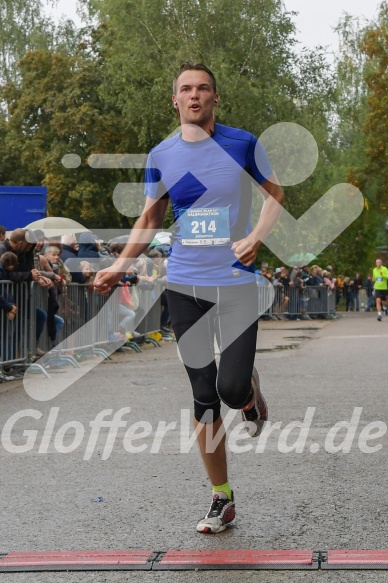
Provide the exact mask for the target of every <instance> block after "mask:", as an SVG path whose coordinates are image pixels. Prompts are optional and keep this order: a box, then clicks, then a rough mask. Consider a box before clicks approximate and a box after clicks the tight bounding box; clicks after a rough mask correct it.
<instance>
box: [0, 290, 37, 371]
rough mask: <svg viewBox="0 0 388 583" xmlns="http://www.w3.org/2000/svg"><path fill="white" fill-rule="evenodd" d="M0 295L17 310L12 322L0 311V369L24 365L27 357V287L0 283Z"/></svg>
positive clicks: (3, 311)
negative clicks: (7, 366)
mask: <svg viewBox="0 0 388 583" xmlns="http://www.w3.org/2000/svg"><path fill="white" fill-rule="evenodd" d="M0 295H1V296H2V297H3V298H4V299H5V300H6V301H7V302H9V303H11V304H14V305H16V306H17V308H18V311H17V314H16V316H15V318H14V319H13V320H10V319H8V316H7V313H6V312H5V310H0V369H2V368H3V366H6V365H16V364H22V363H25V362H27V360H28V357H29V347H28V337H29V321H30V320H29V317H28V315H29V309H28V286H27V284H26V283H13V282H11V281H1V282H0Z"/></svg>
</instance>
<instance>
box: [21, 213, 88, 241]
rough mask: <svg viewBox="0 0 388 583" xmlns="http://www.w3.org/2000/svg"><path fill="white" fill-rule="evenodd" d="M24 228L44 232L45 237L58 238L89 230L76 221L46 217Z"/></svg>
mask: <svg viewBox="0 0 388 583" xmlns="http://www.w3.org/2000/svg"><path fill="white" fill-rule="evenodd" d="M25 228H26V229H30V230H32V231H35V230H37V229H39V230H41V231H43V232H44V234H45V235H46V237H59V236H60V235H71V234H72V233H84V232H87V231H89V229H87V228H86V227H84V226H83V225H81V224H80V223H77V221H73V219H67V218H66V217H46V218H45V219H39V220H38V221H34V222H33V223H30V224H29V225H27V226H26V227H25Z"/></svg>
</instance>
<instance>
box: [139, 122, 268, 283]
mask: <svg viewBox="0 0 388 583" xmlns="http://www.w3.org/2000/svg"><path fill="white" fill-rule="evenodd" d="M271 174H272V169H271V166H270V163H269V160H268V158H267V155H266V153H265V150H264V148H263V146H262V145H261V144H260V142H259V141H258V139H257V138H256V137H255V136H254V135H252V134H250V133H248V132H246V131H244V130H241V129H237V128H231V127H227V126H223V125H220V124H218V123H216V124H215V131H214V133H213V134H212V136H211V137H209V138H207V139H205V140H202V141H199V142H187V141H184V140H182V137H181V134H178V135H176V136H174V137H172V138H170V139H168V140H165V141H163V142H161V143H160V144H159V145H158V146H156V147H155V148H153V149H152V150H151V152H150V154H149V156H148V160H147V167H146V173H145V194H146V195H147V196H149V197H151V198H153V199H159V198H161V197H162V196H169V198H170V199H171V203H172V208H173V213H174V219H175V225H176V228H175V235H174V238H173V244H172V249H171V253H170V256H169V259H168V265H167V280H168V281H169V282H171V283H178V284H186V285H203V286H204V285H206V286H213V285H214V286H226V285H239V284H245V283H251V282H253V281H255V274H254V265H252V266H251V267H249V268H247V267H245V266H243V265H242V264H241V263H240V262H239V261H236V257H235V255H234V253H233V251H232V250H231V246H232V243H233V241H236V240H239V239H242V238H243V237H246V236H247V235H248V234H249V233H250V232H251V230H252V227H251V224H250V206H251V188H252V187H251V179H250V177H253V178H254V179H255V180H256V181H257V182H258V183H259V184H262V183H263V182H264V181H265V180H267V179H268V178H269V177H270V176H271ZM244 185H245V186H244ZM244 201H245V204H244ZM240 207H241V208H240ZM199 209H200V210H199ZM197 215H198V216H197ZM207 215H209V216H208V217H207ZM213 219H214V220H213ZM190 231H192V234H191V235H190ZM188 237H192V238H188ZM228 240H229V242H225V241H228ZM220 242H221V243H220Z"/></svg>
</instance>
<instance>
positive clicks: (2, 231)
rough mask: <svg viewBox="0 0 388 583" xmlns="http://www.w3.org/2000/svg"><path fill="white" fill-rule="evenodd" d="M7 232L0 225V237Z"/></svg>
mask: <svg viewBox="0 0 388 583" xmlns="http://www.w3.org/2000/svg"><path fill="white" fill-rule="evenodd" d="M6 232H7V229H6V228H5V227H3V225H0V235H5V234H6Z"/></svg>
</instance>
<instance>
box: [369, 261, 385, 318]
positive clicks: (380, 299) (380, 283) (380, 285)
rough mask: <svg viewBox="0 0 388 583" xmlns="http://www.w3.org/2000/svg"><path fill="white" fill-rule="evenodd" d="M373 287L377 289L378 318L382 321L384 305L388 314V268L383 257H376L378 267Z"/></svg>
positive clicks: (374, 274)
mask: <svg viewBox="0 0 388 583" xmlns="http://www.w3.org/2000/svg"><path fill="white" fill-rule="evenodd" d="M372 281H373V287H374V290H375V300H376V308H377V320H378V321H379V322H381V320H382V319H383V316H382V313H381V312H382V307H383V308H384V312H385V315H386V316H388V307H387V296H388V269H387V268H386V267H384V265H383V262H382V260H381V259H376V267H375V268H374V270H373V276H372Z"/></svg>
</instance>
